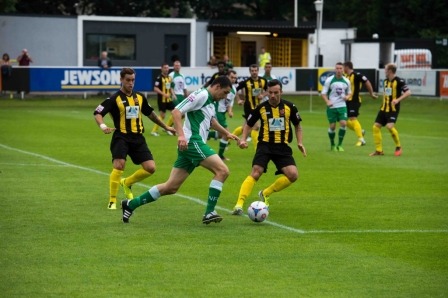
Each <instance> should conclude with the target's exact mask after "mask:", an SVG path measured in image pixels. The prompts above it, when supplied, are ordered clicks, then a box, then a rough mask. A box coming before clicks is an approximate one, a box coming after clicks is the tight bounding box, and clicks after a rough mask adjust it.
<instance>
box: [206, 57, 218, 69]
mask: <svg viewBox="0 0 448 298" xmlns="http://www.w3.org/2000/svg"><path fill="white" fill-rule="evenodd" d="M207 65H208V66H209V67H211V68H215V67H217V66H218V59H216V56H211V57H210V60H209V61H208V63H207Z"/></svg>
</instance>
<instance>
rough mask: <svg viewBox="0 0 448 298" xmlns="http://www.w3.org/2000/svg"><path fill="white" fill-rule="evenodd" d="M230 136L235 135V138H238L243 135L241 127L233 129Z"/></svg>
mask: <svg viewBox="0 0 448 298" xmlns="http://www.w3.org/2000/svg"><path fill="white" fill-rule="evenodd" d="M232 134H234V135H236V136H240V135H242V134H243V127H242V126H238V127H237V128H235V129H234V130H233V132H232Z"/></svg>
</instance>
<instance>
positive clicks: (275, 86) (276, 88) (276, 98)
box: [268, 79, 283, 106]
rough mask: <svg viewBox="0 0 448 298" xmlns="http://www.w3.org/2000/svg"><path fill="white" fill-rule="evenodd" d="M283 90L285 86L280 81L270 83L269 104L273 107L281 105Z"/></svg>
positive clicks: (275, 80)
mask: <svg viewBox="0 0 448 298" xmlns="http://www.w3.org/2000/svg"><path fill="white" fill-rule="evenodd" d="M282 89H283V86H282V83H281V82H280V81H279V80H277V79H274V80H270V81H269V82H268V94H269V103H270V104H271V105H273V106H277V105H278V104H279V103H280V99H281V96H282V92H283V91H282Z"/></svg>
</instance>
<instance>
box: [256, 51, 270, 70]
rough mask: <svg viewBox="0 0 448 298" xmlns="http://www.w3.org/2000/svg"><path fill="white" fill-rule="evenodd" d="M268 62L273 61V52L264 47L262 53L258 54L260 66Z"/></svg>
mask: <svg viewBox="0 0 448 298" xmlns="http://www.w3.org/2000/svg"><path fill="white" fill-rule="evenodd" d="M266 63H271V54H270V53H269V52H266V49H265V47H262V48H261V53H260V55H258V66H260V67H264V66H265V65H266Z"/></svg>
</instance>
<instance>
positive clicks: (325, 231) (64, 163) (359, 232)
mask: <svg viewBox="0 0 448 298" xmlns="http://www.w3.org/2000/svg"><path fill="white" fill-rule="evenodd" d="M0 147H1V148H4V149H7V150H10V151H15V152H19V153H22V154H26V155H31V156H34V157H38V158H42V159H45V160H48V161H50V162H53V163H56V164H59V165H63V166H67V167H72V168H76V169H79V170H83V171H88V172H92V173H95V174H100V175H104V176H109V173H105V172H101V171H98V170H95V169H91V168H86V167H82V166H78V165H75V164H71V163H67V162H64V161H60V160H57V159H54V158H51V157H48V156H45V155H42V154H38V153H34V152H29V151H25V150H21V149H17V148H13V147H10V146H6V145H3V144H0ZM137 184H138V185H140V186H142V187H146V188H149V187H150V186H148V185H146V184H143V183H137ZM174 195H175V196H178V197H181V198H184V199H187V200H189V201H192V202H195V203H197V204H200V205H204V206H205V205H206V203H205V202H204V201H201V200H200V199H198V198H195V197H190V196H187V195H183V194H181V193H176V194H174ZM216 209H218V210H221V211H225V212H228V213H230V212H232V210H229V209H226V208H223V207H219V206H216ZM245 216H246V215H245ZM264 223H265V224H269V225H271V226H274V227H277V228H280V229H283V230H287V231H290V232H294V233H298V234H368V233H378V234H394V233H395V234H411V233H428V234H429V233H438V234H440V233H448V229H445V230H423V229H422V230H416V229H408V230H397V229H395V230H376V229H372V230H336V231H332V230H308V231H306V230H301V229H296V228H293V227H289V226H285V225H282V224H279V223H276V222H273V221H270V220H266V221H265V222H264Z"/></svg>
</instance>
